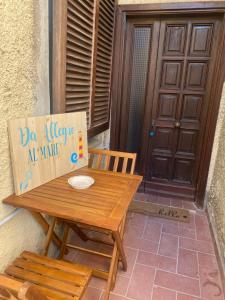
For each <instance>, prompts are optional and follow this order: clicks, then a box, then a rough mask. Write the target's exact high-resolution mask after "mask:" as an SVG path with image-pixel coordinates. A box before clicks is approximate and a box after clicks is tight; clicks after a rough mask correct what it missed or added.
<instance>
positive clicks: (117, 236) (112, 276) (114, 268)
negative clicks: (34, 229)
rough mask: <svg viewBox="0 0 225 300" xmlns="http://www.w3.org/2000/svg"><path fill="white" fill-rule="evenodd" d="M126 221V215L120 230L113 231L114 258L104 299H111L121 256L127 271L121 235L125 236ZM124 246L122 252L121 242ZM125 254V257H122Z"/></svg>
mask: <svg viewBox="0 0 225 300" xmlns="http://www.w3.org/2000/svg"><path fill="white" fill-rule="evenodd" d="M125 222H126V217H124V219H123V222H122V223H121V227H120V229H119V231H118V232H116V234H115V233H113V236H114V239H115V244H114V248H113V254H112V260H111V264H110V269H109V276H108V281H107V286H106V290H105V294H104V299H103V300H108V299H109V294H110V291H111V290H112V289H113V288H114V286H115V282H116V274H117V268H118V263H119V257H120V256H121V259H122V263H123V268H124V270H125V271H126V270H127V261H126V257H125V253H124V250H123V245H122V240H121V237H123V234H124V227H125ZM118 241H119V243H120V246H121V248H122V251H121V252H122V254H121V252H120V251H119V249H118V248H119V244H118ZM122 255H123V258H122Z"/></svg>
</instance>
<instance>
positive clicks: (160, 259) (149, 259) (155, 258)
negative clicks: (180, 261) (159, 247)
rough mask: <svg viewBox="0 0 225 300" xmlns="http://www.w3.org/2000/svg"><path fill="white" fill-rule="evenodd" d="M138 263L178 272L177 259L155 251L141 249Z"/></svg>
mask: <svg viewBox="0 0 225 300" xmlns="http://www.w3.org/2000/svg"><path fill="white" fill-rule="evenodd" d="M137 263H140V264H143V265H147V266H151V267H155V268H159V269H162V270H165V271H170V272H176V265H177V261H176V259H174V258H170V257H165V256H161V255H156V254H153V253H148V252H143V251H140V252H139V253H138V258H137Z"/></svg>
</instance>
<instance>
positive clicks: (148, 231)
mask: <svg viewBox="0 0 225 300" xmlns="http://www.w3.org/2000/svg"><path fill="white" fill-rule="evenodd" d="M161 231H162V224H160V223H157V222H154V221H148V224H147V226H146V227H145V230H144V234H143V238H144V239H146V240H150V241H154V242H157V243H158V242H159V239H160V235H161Z"/></svg>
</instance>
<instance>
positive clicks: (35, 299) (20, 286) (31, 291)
mask: <svg viewBox="0 0 225 300" xmlns="http://www.w3.org/2000/svg"><path fill="white" fill-rule="evenodd" d="M0 299H1V300H48V298H47V297H46V296H45V295H44V294H43V293H42V292H41V291H40V290H39V289H38V288H37V287H36V286H35V285H32V284H31V283H29V282H24V283H23V282H20V281H17V280H15V279H13V278H9V277H7V276H5V275H2V274H0Z"/></svg>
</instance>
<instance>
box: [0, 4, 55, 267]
mask: <svg viewBox="0 0 225 300" xmlns="http://www.w3.org/2000/svg"><path fill="white" fill-rule="evenodd" d="M47 4H48V1H46V0H37V1H32V0H24V1H17V0H0V41H1V43H0V66H1V76H0V137H1V143H0V220H2V219H4V217H6V216H7V215H8V214H9V213H11V212H12V211H13V210H14V208H13V207H9V206H7V205H3V204H2V200H3V199H4V198H5V197H7V196H9V195H10V194H12V193H13V191H14V189H13V178H12V171H11V162H10V153H9V144H8V134H7V121H8V120H9V119H14V118H18V117H25V116H33V115H40V114H48V113H49V103H50V101H49V86H48V63H49V58H48V6H47ZM18 159H19V158H18ZM42 242H43V233H42V230H41V228H40V227H39V225H37V224H36V222H35V221H34V220H33V218H32V217H31V216H30V215H29V213H28V212H26V211H23V210H22V211H21V212H20V213H18V215H17V216H16V217H15V218H13V219H12V220H11V221H9V222H8V223H6V224H4V225H3V226H1V227H0V272H1V271H2V270H3V269H4V268H5V266H6V265H7V264H8V262H10V261H11V260H12V259H14V258H15V257H16V256H17V255H18V254H19V253H20V252H21V251H22V250H23V249H25V248H26V249H27V250H33V251H38V250H39V249H40V247H41V245H42Z"/></svg>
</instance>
